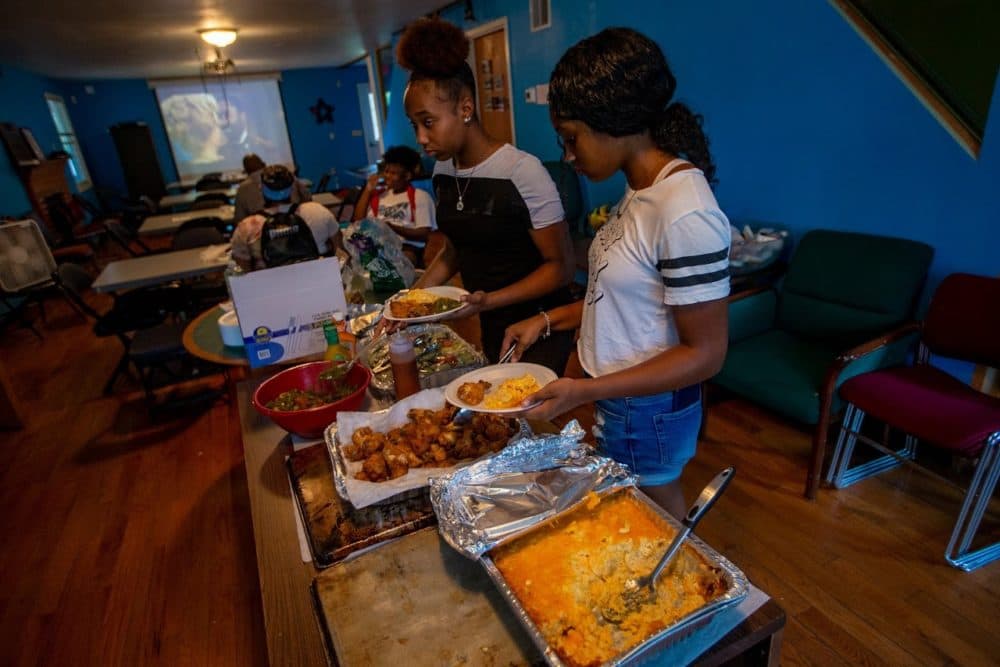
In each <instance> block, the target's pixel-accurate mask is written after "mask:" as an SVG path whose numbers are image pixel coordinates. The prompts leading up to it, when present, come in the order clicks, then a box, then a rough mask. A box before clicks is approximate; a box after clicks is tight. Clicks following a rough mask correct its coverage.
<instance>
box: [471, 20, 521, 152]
mask: <svg viewBox="0 0 1000 667" xmlns="http://www.w3.org/2000/svg"><path fill="white" fill-rule="evenodd" d="M465 34H466V37H468V38H469V46H470V48H469V66H470V67H471V68H472V71H473V73H474V74H475V76H476V106H477V113H478V114H479V122H480V123H482V125H483V129H484V130H486V132H487V134H489V135H490V136H491V137H493V138H494V139H498V140H499V141H504V142H507V143H509V144H514V143H515V136H514V108H513V104H512V102H513V92H512V87H511V78H510V48H509V44H508V42H507V19H506V18H502V19H498V20H496V21H491V22H490V23H487V24H486V25H482V26H480V27H478V28H475V29H473V30H470V31H468V32H466V33H465Z"/></svg>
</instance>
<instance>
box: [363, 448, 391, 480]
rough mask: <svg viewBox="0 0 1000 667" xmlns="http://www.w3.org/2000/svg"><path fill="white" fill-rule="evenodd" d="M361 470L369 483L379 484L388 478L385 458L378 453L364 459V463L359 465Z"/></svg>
mask: <svg viewBox="0 0 1000 667" xmlns="http://www.w3.org/2000/svg"><path fill="white" fill-rule="evenodd" d="M361 470H362V472H364V473H365V475H367V477H368V481H369V482H381V481H382V480H384V479H386V478H388V476H389V469H388V467H387V466H386V461H385V457H384V456H382V454H381V453H378V452H376V453H375V454H372V455H371V456H369V457H368V458H366V459H365V462H364V463H363V464H361Z"/></svg>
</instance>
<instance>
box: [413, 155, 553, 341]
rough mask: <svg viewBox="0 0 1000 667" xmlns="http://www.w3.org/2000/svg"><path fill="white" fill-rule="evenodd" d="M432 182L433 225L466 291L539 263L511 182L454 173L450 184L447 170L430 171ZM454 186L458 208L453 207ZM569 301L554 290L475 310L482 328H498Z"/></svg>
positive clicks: (497, 284) (506, 281) (492, 285)
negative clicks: (448, 245) (434, 201)
mask: <svg viewBox="0 0 1000 667" xmlns="http://www.w3.org/2000/svg"><path fill="white" fill-rule="evenodd" d="M470 180H471V182H470ZM433 184H434V194H435V195H436V199H437V211H436V212H437V224H438V228H439V229H440V230H441V231H442V232H443V233H444V234H445V235H446V236H447V237H448V239H449V240H450V241H451V243H452V245H454V246H455V250H456V255H457V261H458V268H459V271H461V272H462V284H463V285H464V286H465V288H466V289H467V290H469V291H470V292H475V291H476V290H483V291H485V292H489V291H493V290H497V289H500V288H502V287H506V286H507V285H510V284H511V283H515V282H517V281H518V280H520V279H522V278H524V277H525V276H527V275H528V274H530V273H531V272H532V271H534V270H535V269H537V268H538V267H539V266H541V264H542V255H541V253H540V252H539V251H538V248H537V247H536V246H535V243H534V241H532V239H531V235H530V233H529V232H530V230H531V214H530V212H529V210H528V206H527V204H526V203H525V201H524V198H523V197H522V196H521V193H520V192H519V191H518V189H517V186H516V185H514V182H513V181H511V180H509V179H505V178H481V177H473V178H472V179H468V178H465V177H462V176H459V177H458V182H457V183H456V179H455V177H454V176H451V175H450V174H435V176H434V179H433ZM459 187H461V189H462V192H463V195H462V203H463V209H462V210H461V211H459V210H457V209H456V208H455V205H456V204H457V203H458V192H459V190H458V188H459ZM570 300H571V299H570V294H569V291H568V289H566V288H558V289H556V290H554V291H553V292H550V293H549V294H546V295H544V296H542V297H540V298H538V299H534V300H531V301H526V302H523V303H517V304H512V305H510V306H507V307H505V308H499V309H497V310H491V311H488V312H484V313H481V314H480V318H481V320H482V322H483V328H484V329H485V328H486V327H487V326H490V327H497V326H499V327H501V331H502V328H505V327H506V326H507V325H508V324H512V323H514V322H516V321H518V320H522V319H524V318H526V317H530V316H532V315H534V314H536V313H538V312H539V311H540V310H549V309H551V308H554V307H556V306H561V305H563V304H566V303H569V302H570ZM484 333H485V332H484Z"/></svg>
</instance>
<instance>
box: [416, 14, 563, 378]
mask: <svg viewBox="0 0 1000 667" xmlns="http://www.w3.org/2000/svg"><path fill="white" fill-rule="evenodd" d="M468 52H469V45H468V42H467V41H466V39H465V35H464V34H463V33H462V31H461V30H460V29H459V28H458V27H457V26H455V25H452V24H451V23H448V22H446V21H441V20H439V19H421V20H419V21H417V22H415V23H414V24H412V25H411V26H410V27H409V28H407V30H406V33H405V34H404V35H403V37H402V38H401V39H400V42H399V46H398V48H397V59H398V61H399V63H400V64H401V65H402V66H403V67H405V68H407V69H409V70H410V71H411V72H412V74H411V75H410V81H409V84H408V85H407V88H406V96H405V98H404V104H405V105H406V114H407V116H408V117H409V119H410V122H411V124H412V125H413V129H414V132H415V133H416V137H417V142H418V143H419V144H420V145H421V146H422V147H423V149H424V150H425V151H426V153H427V154H428V155H432V156H434V157H435V158H436V159H437V164H436V165H435V167H434V180H433V184H434V192H435V195H436V199H437V223H438V228H439V229H440V230H441V231H442V232H443V233H444V234H445V236H446V237H447V239H448V242H447V243H446V244H445V247H444V248H443V249H442V250H441V252H440V253H439V254H438V256H437V257H436V258H435V259H434V260H433V261H432V262H431V264H430V266H428V268H427V271H426V272H425V273H424V275H423V276H422V277H421V279H420V280H419V281H418V282H417V285H416V287H429V286H433V285H441V284H443V283H445V282H447V281H448V280H449V279H450V278H451V277H452V276H453V275H454V274H455V273H456V272H461V274H462V282H463V284H464V285H465V287H466V289H468V290H469V291H470V292H471V294H470V295H469V296H468V297H467V298H466V300H467V303H468V305H467V307H466V308H465V309H463V310H462V311H460V314H461V316H463V317H464V316H468V315H472V314H475V313H479V316H480V322H481V325H482V337H483V351H484V352H485V353H486V355H487V357H489V358H490V359H492V360H494V361H495V360H496V359H497V358H498V357H499V354H500V345H501V343H502V342H503V336H504V330H505V329H506V328H507V326H508V325H510V324H512V323H514V322H517V321H519V320H521V319H524V318H525V317H530V316H531V315H535V314H538V313H539V312H542V313H545V312H546V311H548V310H550V309H551V308H554V307H556V306H560V305H563V304H565V303H569V301H570V297H569V292H568V290H567V288H566V286H567V285H568V284H569V282H570V280H571V279H572V276H573V259H572V257H573V252H572V245H571V243H570V238H569V230H568V227H567V225H566V222H565V220H564V214H563V209H562V204H561V203H560V200H559V193H558V191H557V190H556V187H555V184H554V183H553V182H552V178H551V177H550V176H549V174H548V172H547V171H546V170H545V168H544V167H543V166H542V164H541V163H540V162H539V161H538V159H537V158H535V157H533V156H531V155H529V154H527V153H525V152H523V151H520V150H518V149H516V148H514V147H513V146H511V145H509V144H503V143H501V142H499V141H497V140H495V139H493V138H492V137H490V136H489V135H488V134H487V133H486V132H485V130H484V129H483V127H482V125H480V123H479V119H478V118H477V117H476V103H475V79H474V78H473V75H472V70H471V69H470V67H469V65H468V64H467V63H466V60H465V59H466V57H467V56H468ZM572 345H573V332H572V331H562V332H552V333H551V335H550V336H548V337H546V338H545V339H544V340H542V341H539V343H537V344H536V345H534V346H532V348H531V349H530V350H529V351H528V353H527V354H525V355H524V357H523V361H530V362H534V363H540V364H544V365H546V366H548V367H549V368H551V369H552V370H554V371H556V372H557V373H562V372H563V370H564V369H565V365H566V360H567V358H568V357H569V353H570V351H571V349H572Z"/></svg>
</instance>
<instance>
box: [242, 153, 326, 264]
mask: <svg viewBox="0 0 1000 667" xmlns="http://www.w3.org/2000/svg"><path fill="white" fill-rule="evenodd" d="M260 183H261V198H262V199H263V200H264V207H263V210H262V211H261V212H260V213H254V214H253V215H249V216H247V217H245V218H243V219H242V220H240V223H239V224H238V225H237V226H236V230H235V231H234V232H233V238H232V257H233V261H235V262H236V263H237V264H238V265H239V267H240V268H241V269H243V270H244V271H255V270H257V269H265V268H267V265H266V264H265V263H264V258H263V257H262V255H261V247H260V234H261V229H263V227H264V223H265V222H266V221H267V216H268V215H269V214H273V213H277V212H279V211H280V212H284V211H287V210H289V209H290V208H291V207H292V206H293V205H295V202H293V201H292V197H293V193H294V192H295V183H296V179H295V176H293V175H292V172H291V171H289V170H288V167H285V166H284V165H280V164H272V165H270V166H268V167H264V169H262V170H261V171H260ZM295 213H296V214H297V215H298V216H299V217H301V218H302V220H304V221H305V223H306V224H307V225H308V226H309V230H310V231H311V232H312V234H313V240H315V241H316V248H317V249H319V252H320V254H322V255H327V254H332V253H333V252H334V251H335V250H336V249H337V248H338V247H339V246H340V225H338V224H337V219H336V218H335V217H333V213H330V211H329V210H328V209H327V208H326V207H325V206H322V205H320V204H317V203H316V202H311V201H307V202H303V203H301V204H298V205H297V207H296V208H295Z"/></svg>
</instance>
